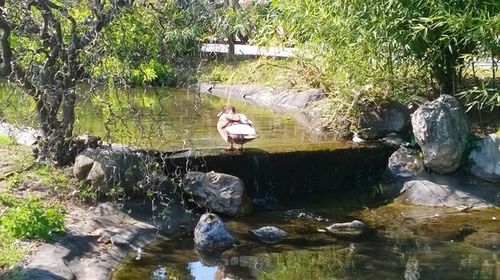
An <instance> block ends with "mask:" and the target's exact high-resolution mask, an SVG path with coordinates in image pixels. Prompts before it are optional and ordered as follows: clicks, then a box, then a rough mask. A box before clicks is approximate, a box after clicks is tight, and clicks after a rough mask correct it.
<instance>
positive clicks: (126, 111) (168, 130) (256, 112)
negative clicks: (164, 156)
mask: <svg viewBox="0 0 500 280" xmlns="http://www.w3.org/2000/svg"><path fill="white" fill-rule="evenodd" d="M77 92H78V104H77V108H76V115H77V118H76V124H75V133H76V134H78V135H82V134H84V133H90V134H92V135H97V136H100V137H101V138H102V139H103V140H105V141H109V142H112V143H121V144H128V145H134V146H140V147H143V148H153V149H158V150H177V149H183V148H214V147H225V146H226V145H227V144H226V143H225V142H224V141H223V140H222V138H221V137H220V136H219V134H218V132H217V129H216V124H217V120H218V118H217V114H218V113H219V111H220V109H221V107H222V106H223V105H224V104H226V102H227V100H226V99H221V98H218V97H214V96H209V95H208V94H198V93H196V92H193V91H188V90H185V89H165V88H148V89H126V90H125V89H120V90H118V89H117V90H99V89H96V90H89V89H88V88H86V87H81V88H79V90H78V91H77ZM230 103H231V104H232V105H234V106H235V107H236V110H237V112H240V113H244V114H245V115H247V116H248V117H249V118H250V119H251V120H252V121H253V123H254V126H255V127H256V128H257V130H258V132H259V134H260V138H258V139H256V140H254V141H252V142H250V143H248V144H245V147H258V148H260V149H264V150H266V149H270V148H272V147H286V146H295V147H297V146H298V147H301V146H303V145H306V144H308V143H312V144H314V143H319V142H321V143H324V142H325V141H330V140H329V139H327V138H326V136H319V135H315V134H311V133H310V132H311V131H310V129H309V128H308V127H307V126H304V125H299V124H298V123H297V121H296V118H294V117H293V116H291V115H287V114H278V113H274V112H272V111H270V110H268V109H265V108H262V107H258V106H253V105H251V104H248V103H244V102H237V101H231V102H230ZM34 108H35V105H34V103H33V101H32V100H31V98H30V97H27V96H23V95H22V94H20V93H19V92H16V91H13V90H12V88H10V87H8V86H6V85H3V86H0V118H1V117H2V116H3V117H4V118H5V119H6V120H7V121H9V122H18V123H21V124H28V125H32V126H36V118H35V117H34Z"/></svg>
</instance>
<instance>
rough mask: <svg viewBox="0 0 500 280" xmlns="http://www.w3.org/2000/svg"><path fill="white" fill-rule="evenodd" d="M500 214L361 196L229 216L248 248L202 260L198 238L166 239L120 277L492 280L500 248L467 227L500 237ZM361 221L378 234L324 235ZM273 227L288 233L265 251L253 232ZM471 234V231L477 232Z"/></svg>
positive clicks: (498, 273)
mask: <svg viewBox="0 0 500 280" xmlns="http://www.w3.org/2000/svg"><path fill="white" fill-rule="evenodd" d="M499 214H500V211H498V209H490V210H485V211H477V212H472V213H457V212H456V211H454V210H453V209H447V210H443V209H441V210H439V209H435V208H421V207H418V208H414V207H402V206H397V205H389V206H380V205H377V204H376V203H373V202H367V201H363V200H360V199H359V195H355V194H353V195H347V196H346V195H342V196H341V195H331V197H328V196H325V195H323V196H320V197H315V198H314V197H313V198H311V199H308V200H307V201H295V202H292V203H289V205H286V206H284V207H282V208H281V209H279V210H276V211H271V212H264V213H256V214H253V215H252V216H251V217H245V218H227V217H226V218H224V220H225V222H226V224H227V225H228V227H229V228H230V229H231V230H232V231H233V233H234V234H235V235H236V236H237V237H238V239H239V241H240V242H241V244H240V245H238V246H237V247H235V248H232V249H230V250H228V251H226V252H225V253H223V255H222V257H221V258H219V259H215V260H214V259H213V258H207V257H205V256H200V255H199V254H198V253H197V252H196V251H195V250H194V249H193V242H192V240H193V237H192V236H184V237H180V238H176V239H171V240H169V239H161V240H158V241H157V242H155V243H154V244H152V245H150V246H149V247H147V248H145V249H144V254H143V255H141V257H140V258H139V259H137V255H136V254H132V255H131V256H130V258H129V259H128V260H127V261H126V262H125V263H124V264H123V265H122V266H121V267H120V268H118V270H117V271H116V272H115V273H114V277H113V279H114V280H129V279H130V280H131V279H144V280H146V279H151V280H153V279H155V280H156V279H197V280H198V279H203V280H204V279H207V280H208V279H210V280H211V279H269V280H271V279H286V280H293V279H297V280H299V279H372V280H375V279H406V280H417V279H450V280H452V279H484V280H490V279H491V280H496V279H499V277H500V244H498V246H497V245H495V244H494V245H491V243H490V244H489V245H485V246H484V247H481V246H477V247H476V246H473V245H471V244H470V242H466V241H465V240H464V238H466V237H465V236H464V235H462V234H461V233H463V231H462V230H461V229H462V228H464V227H470V228H476V229H479V228H481V229H482V230H485V231H490V232H498V229H499V228H500V226H499V223H498V222H497V221H496V220H494V219H492V217H494V216H498V215H499ZM353 219H361V220H363V221H364V222H365V223H367V224H368V225H369V226H370V228H371V231H370V232H369V233H368V234H367V235H366V236H365V237H363V238H361V239H359V240H346V239H338V238H335V237H334V236H332V235H331V234H330V233H328V232H324V231H322V230H321V229H322V228H323V227H324V226H327V225H329V224H331V223H333V222H345V221H352V220H353ZM265 225H274V226H278V227H280V228H282V229H284V230H285V231H287V232H288V234H289V236H288V238H287V239H286V240H285V241H283V242H282V243H280V244H276V245H265V244H262V243H260V242H258V241H256V240H255V239H253V238H252V236H250V235H249V233H248V230H249V229H251V228H257V227H260V226H265ZM470 233H471V232H467V234H470Z"/></svg>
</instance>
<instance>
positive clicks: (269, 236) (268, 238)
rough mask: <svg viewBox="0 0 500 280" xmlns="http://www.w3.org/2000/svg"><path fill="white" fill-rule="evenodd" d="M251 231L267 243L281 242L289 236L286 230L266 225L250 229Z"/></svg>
mask: <svg viewBox="0 0 500 280" xmlns="http://www.w3.org/2000/svg"><path fill="white" fill-rule="evenodd" d="M250 233H252V234H253V235H254V236H255V237H256V238H257V239H259V240H260V241H262V242H263V243H266V244H276V243H279V242H281V241H283V239H285V238H286V237H287V236H288V233H286V231H284V230H282V229H280V228H277V227H273V226H265V227H261V228H258V229H252V230H250Z"/></svg>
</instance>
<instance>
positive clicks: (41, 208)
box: [0, 196, 64, 239]
mask: <svg viewBox="0 0 500 280" xmlns="http://www.w3.org/2000/svg"><path fill="white" fill-rule="evenodd" d="M12 204H15V203H12ZM12 204H11V206H10V207H9V208H7V209H6V210H5V213H4V214H3V216H2V217H1V218H0V230H1V231H4V232H6V233H7V234H8V235H10V236H12V237H15V238H23V237H26V238H40V239H49V238H51V237H53V236H54V234H56V233H58V232H63V231H64V213H63V210H62V208H61V207H60V206H58V205H54V204H49V205H45V204H44V203H42V202H41V201H40V199H39V198H37V197H34V196H33V197H30V198H28V199H26V200H23V201H22V202H20V203H19V204H17V205H12Z"/></svg>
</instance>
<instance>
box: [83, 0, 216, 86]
mask: <svg viewBox="0 0 500 280" xmlns="http://www.w3.org/2000/svg"><path fill="white" fill-rule="evenodd" d="M143 2H145V3H143V4H141V5H135V6H134V9H131V10H129V11H127V12H124V13H122V15H121V16H120V17H119V18H118V19H117V20H116V21H114V22H113V23H111V24H110V25H109V26H108V27H107V28H106V29H105V30H104V32H103V34H102V37H100V39H99V42H97V45H98V46H99V47H98V49H97V50H96V51H95V50H94V51H92V52H87V53H86V54H85V57H84V64H88V68H89V69H91V75H92V77H94V78H96V79H100V80H105V81H108V82H109V83H114V82H117V81H118V82H122V83H125V84H129V83H131V84H133V85H142V84H151V85H164V86H174V85H176V84H177V83H179V82H182V79H181V77H178V75H179V72H180V71H174V68H181V65H179V64H177V62H178V61H179V60H180V59H181V58H189V57H193V56H195V55H196V54H197V53H198V50H199V42H200V40H201V38H202V36H203V31H204V23H205V21H204V20H203V19H204V18H206V17H207V15H205V14H204V13H205V10H204V8H203V6H202V5H201V4H199V3H198V1H193V2H192V3H191V4H190V5H189V6H183V5H180V4H179V1H176V0H149V1H143ZM200 19H201V20H200ZM177 70H179V69H177Z"/></svg>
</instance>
